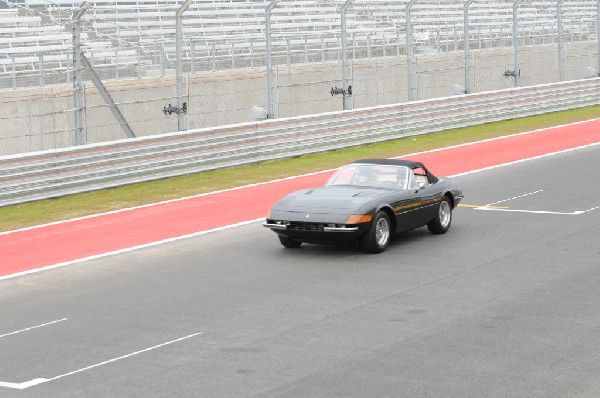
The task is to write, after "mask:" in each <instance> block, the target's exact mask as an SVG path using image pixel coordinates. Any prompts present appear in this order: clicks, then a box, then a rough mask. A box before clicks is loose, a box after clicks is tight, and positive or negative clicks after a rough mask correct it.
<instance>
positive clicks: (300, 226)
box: [288, 221, 327, 232]
mask: <svg viewBox="0 0 600 398" xmlns="http://www.w3.org/2000/svg"><path fill="white" fill-rule="evenodd" d="M326 226H327V224H323V223H318V222H302V221H291V222H290V223H289V225H288V230H289V231H319V232H323V230H324V228H325V227H326Z"/></svg>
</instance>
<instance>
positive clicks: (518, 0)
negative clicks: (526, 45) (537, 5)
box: [512, 0, 522, 87]
mask: <svg viewBox="0 0 600 398" xmlns="http://www.w3.org/2000/svg"><path fill="white" fill-rule="evenodd" d="M521 1H522V0H514V3H513V26H512V36H513V51H514V57H515V87H519V85H520V83H521V82H520V80H521V70H520V66H519V25H518V22H519V21H518V18H517V10H518V8H519V4H520V3H521Z"/></svg>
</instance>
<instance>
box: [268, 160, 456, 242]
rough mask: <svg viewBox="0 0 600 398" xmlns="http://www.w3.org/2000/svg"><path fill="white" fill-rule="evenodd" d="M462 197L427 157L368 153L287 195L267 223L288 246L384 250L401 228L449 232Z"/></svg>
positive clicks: (275, 207) (274, 207)
mask: <svg viewBox="0 0 600 398" xmlns="http://www.w3.org/2000/svg"><path fill="white" fill-rule="evenodd" d="M462 197H463V194H462V189H461V188H460V187H459V185H458V184H457V183H456V182H455V181H453V180H452V179H449V178H442V177H436V176H434V175H433V174H431V173H430V172H429V171H428V170H427V168H425V166H424V165H423V164H422V163H419V162H412V161H407V160H392V159H365V160H358V161H356V162H352V163H350V164H347V165H346V166H344V167H342V168H340V169H339V170H338V171H337V172H336V173H335V174H334V175H333V176H332V177H331V178H330V179H329V181H327V183H326V184H325V185H324V186H322V187H319V188H312V189H303V190H300V191H296V192H294V193H292V194H289V195H287V196H286V197H284V198H283V199H281V200H280V201H279V202H277V203H276V204H275V205H274V206H273V208H272V209H271V211H270V212H269V214H268V216H267V219H266V221H265V223H264V224H263V225H264V226H265V227H267V228H270V229H272V230H273V231H274V232H276V233H277V235H278V236H279V240H280V241H281V244H282V245H283V246H285V247H287V248H298V247H300V245H301V244H302V243H318V244H332V243H351V242H358V243H360V245H361V246H362V247H363V248H364V250H366V251H368V252H371V253H380V252H382V251H383V250H385V248H386V247H387V245H388V243H389V241H390V237H391V235H393V234H395V233H398V232H403V231H407V230H410V229H414V228H418V227H422V226H425V225H427V227H428V228H429V230H430V231H431V232H432V233H434V234H443V233H446V231H448V229H449V228H450V224H451V222H452V210H453V209H454V208H455V207H456V206H457V205H458V203H459V202H460V200H461V199H462Z"/></svg>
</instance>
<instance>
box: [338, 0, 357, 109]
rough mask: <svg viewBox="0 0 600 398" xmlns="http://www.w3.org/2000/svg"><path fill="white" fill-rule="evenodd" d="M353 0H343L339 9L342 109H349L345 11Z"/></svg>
mask: <svg viewBox="0 0 600 398" xmlns="http://www.w3.org/2000/svg"><path fill="white" fill-rule="evenodd" d="M354 1H355V0H346V1H345V2H344V5H342V11H341V21H342V89H343V90H344V93H343V96H344V97H343V98H342V109H343V110H346V109H350V107H349V105H348V94H347V90H348V70H347V68H348V65H347V63H348V54H347V53H346V50H347V47H348V46H347V41H346V11H347V10H348V7H350V5H351V4H352V3H354Z"/></svg>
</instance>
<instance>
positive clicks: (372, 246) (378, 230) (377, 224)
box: [361, 211, 391, 253]
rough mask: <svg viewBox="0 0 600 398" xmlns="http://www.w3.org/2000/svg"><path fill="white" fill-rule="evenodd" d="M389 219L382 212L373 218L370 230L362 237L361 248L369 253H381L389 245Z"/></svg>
mask: <svg viewBox="0 0 600 398" xmlns="http://www.w3.org/2000/svg"><path fill="white" fill-rule="evenodd" d="M390 237H391V228H390V219H389V217H388V215H387V214H386V213H385V212H384V211H380V212H378V213H377V214H375V217H373V223H372V224H371V228H370V229H369V230H368V231H367V233H366V234H365V235H364V236H363V237H362V240H361V246H362V248H363V249H364V250H365V251H367V252H369V253H381V252H382V251H384V250H385V248H386V247H387V246H388V244H389V243H390Z"/></svg>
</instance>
